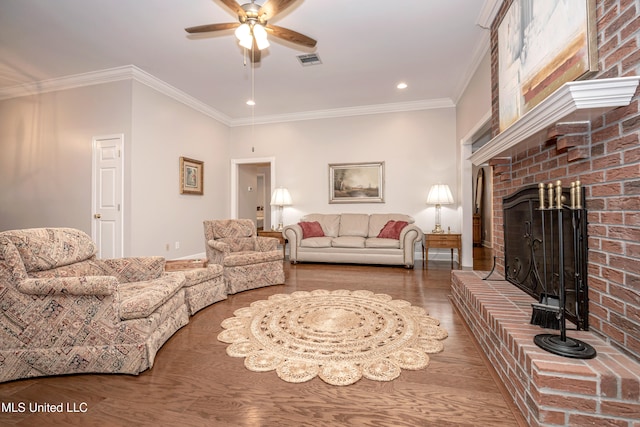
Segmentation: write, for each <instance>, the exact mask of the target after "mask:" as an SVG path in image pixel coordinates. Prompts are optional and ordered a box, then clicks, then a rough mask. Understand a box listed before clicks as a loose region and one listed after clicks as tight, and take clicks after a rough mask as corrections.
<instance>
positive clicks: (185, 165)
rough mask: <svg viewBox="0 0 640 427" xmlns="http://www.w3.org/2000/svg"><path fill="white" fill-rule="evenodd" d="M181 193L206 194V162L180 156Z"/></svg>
mask: <svg viewBox="0 0 640 427" xmlns="http://www.w3.org/2000/svg"><path fill="white" fill-rule="evenodd" d="M180 194H199V195H202V194H204V162H201V161H199V160H193V159H188V158H186V157H180Z"/></svg>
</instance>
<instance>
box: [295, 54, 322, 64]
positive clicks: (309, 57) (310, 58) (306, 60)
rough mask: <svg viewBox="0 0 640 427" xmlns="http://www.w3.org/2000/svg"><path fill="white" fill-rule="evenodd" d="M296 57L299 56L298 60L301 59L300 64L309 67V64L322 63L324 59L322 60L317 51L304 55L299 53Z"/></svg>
mask: <svg viewBox="0 0 640 427" xmlns="http://www.w3.org/2000/svg"><path fill="white" fill-rule="evenodd" d="M296 58H298V61H300V64H302V66H303V67H307V66H309V65H319V64H322V61H321V60H320V57H319V56H318V54H317V53H307V54H304V55H298V56H296Z"/></svg>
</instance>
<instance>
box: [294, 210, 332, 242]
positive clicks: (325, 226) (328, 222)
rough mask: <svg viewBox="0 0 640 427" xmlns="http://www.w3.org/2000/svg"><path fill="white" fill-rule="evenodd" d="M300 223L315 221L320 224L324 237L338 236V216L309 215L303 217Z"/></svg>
mask: <svg viewBox="0 0 640 427" xmlns="http://www.w3.org/2000/svg"><path fill="white" fill-rule="evenodd" d="M301 221H305V222H313V221H317V222H318V223H320V226H321V227H322V232H323V233H324V235H325V236H329V237H336V236H338V231H340V215H338V214H328V215H325V214H309V215H305V216H304V217H303V218H302V219H301Z"/></svg>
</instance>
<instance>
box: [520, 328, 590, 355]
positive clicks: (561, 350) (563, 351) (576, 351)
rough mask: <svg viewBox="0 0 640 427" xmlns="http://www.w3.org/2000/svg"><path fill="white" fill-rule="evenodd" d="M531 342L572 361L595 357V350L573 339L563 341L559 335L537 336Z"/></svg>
mask: <svg viewBox="0 0 640 427" xmlns="http://www.w3.org/2000/svg"><path fill="white" fill-rule="evenodd" d="M533 342H534V343H536V345H537V346H538V347H540V348H542V349H544V350H547V351H548V352H549V353H553V354H557V355H558V356H563V357H570V358H572V359H593V358H594V357H596V350H595V348H593V347H592V346H591V345H589V344H587V343H586V342H584V341H580V340H578V339H575V338H569V337H565V340H564V341H563V340H562V338H561V337H560V335H554V334H539V335H536V336H535V337H534V338H533Z"/></svg>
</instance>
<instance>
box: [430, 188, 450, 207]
mask: <svg viewBox="0 0 640 427" xmlns="http://www.w3.org/2000/svg"><path fill="white" fill-rule="evenodd" d="M427 203H428V204H430V205H450V204H451V203H453V195H452V194H451V190H450V189H449V186H448V185H447V184H436V185H434V186H432V187H431V190H429V195H428V196H427Z"/></svg>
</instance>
